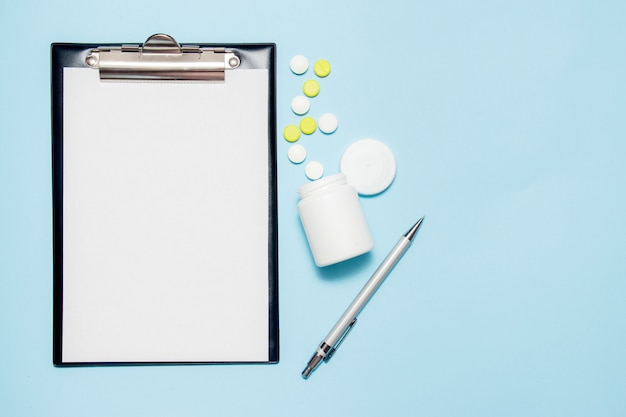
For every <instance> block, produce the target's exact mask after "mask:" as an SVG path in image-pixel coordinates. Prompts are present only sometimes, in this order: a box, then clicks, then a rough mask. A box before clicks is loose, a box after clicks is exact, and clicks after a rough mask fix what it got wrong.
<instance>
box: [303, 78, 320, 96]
mask: <svg viewBox="0 0 626 417" xmlns="http://www.w3.org/2000/svg"><path fill="white" fill-rule="evenodd" d="M302 91H303V92H304V95H305V96H307V97H315V96H316V95H318V94H319V93H320V84H319V83H318V82H317V81H315V80H306V81H305V82H304V86H303V87H302Z"/></svg>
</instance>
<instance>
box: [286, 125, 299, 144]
mask: <svg viewBox="0 0 626 417" xmlns="http://www.w3.org/2000/svg"><path fill="white" fill-rule="evenodd" d="M283 137H284V138H285V140H286V141H287V142H295V141H297V140H298V139H300V129H298V126H296V125H287V126H286V127H285V129H284V130H283Z"/></svg>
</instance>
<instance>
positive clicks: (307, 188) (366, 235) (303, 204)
mask: <svg viewBox="0 0 626 417" xmlns="http://www.w3.org/2000/svg"><path fill="white" fill-rule="evenodd" d="M298 194H299V195H300V202H299V203H298V213H299V214H300V220H301V221H302V225H303V226H304V231H305V233H306V236H307V239H308V241H309V247H310V248H311V252H313V258H314V259H315V264H316V265H317V266H327V265H332V264H335V263H337V262H341V261H345V260H347V259H350V258H354V257H355V256H359V255H362V254H364V253H367V252H369V251H370V250H372V248H373V247H374V241H373V240H372V235H371V233H370V231H369V228H368V226H367V222H366V221H365V215H364V214H363V210H362V209H361V203H360V202H359V196H358V194H357V192H356V190H355V189H354V187H352V186H351V185H349V184H348V182H347V181H346V176H345V175H344V174H334V175H330V176H327V177H325V178H322V179H319V180H317V181H313V182H310V183H307V184H304V185H303V186H301V187H300V188H299V189H298Z"/></svg>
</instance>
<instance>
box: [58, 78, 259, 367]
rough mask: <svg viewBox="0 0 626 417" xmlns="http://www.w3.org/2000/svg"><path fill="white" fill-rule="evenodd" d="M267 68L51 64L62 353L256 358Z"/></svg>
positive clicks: (77, 357)
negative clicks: (148, 74)
mask: <svg viewBox="0 0 626 417" xmlns="http://www.w3.org/2000/svg"><path fill="white" fill-rule="evenodd" d="M267 77H268V73H267V70H262V69H237V70H233V71H227V72H226V80H225V82H223V83H184V82H183V83H177V82H162V83H159V82H139V83H133V82H102V81H100V79H99V74H98V71H97V70H93V69H89V68H65V69H64V87H63V90H64V91H63V95H64V107H63V112H64V114H63V121H64V125H63V323H62V329H63V334H62V340H63V342H62V355H63V361H64V362H68V363H71V362H78V363H80V362H238V361H244V362H247V361H250V362H262V361H267V360H268V337H269V336H268V322H269V318H268V262H269V260H268V258H269V257H268V247H269V246H268V245H269V244H268V222H269V220H268V219H269V209H268V204H269V192H270V191H269V182H268V158H267V155H268V146H269V145H268V117H269V116H268V84H267Z"/></svg>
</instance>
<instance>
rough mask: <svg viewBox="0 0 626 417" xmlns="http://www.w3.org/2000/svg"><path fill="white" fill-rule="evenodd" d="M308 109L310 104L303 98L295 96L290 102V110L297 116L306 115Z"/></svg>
mask: <svg viewBox="0 0 626 417" xmlns="http://www.w3.org/2000/svg"><path fill="white" fill-rule="evenodd" d="M310 108H311V103H310V102H309V99H308V98H306V97H304V96H295V97H294V98H293V100H291V110H293V112H294V113H295V114H297V115H299V116H302V115H303V114H307V112H308V111H309V109H310Z"/></svg>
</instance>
